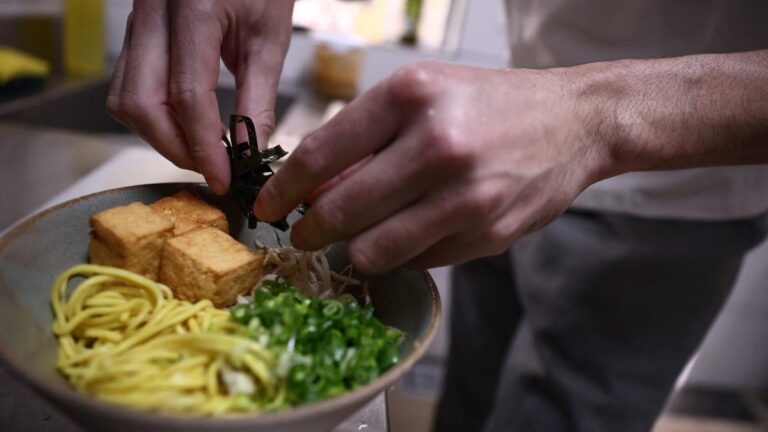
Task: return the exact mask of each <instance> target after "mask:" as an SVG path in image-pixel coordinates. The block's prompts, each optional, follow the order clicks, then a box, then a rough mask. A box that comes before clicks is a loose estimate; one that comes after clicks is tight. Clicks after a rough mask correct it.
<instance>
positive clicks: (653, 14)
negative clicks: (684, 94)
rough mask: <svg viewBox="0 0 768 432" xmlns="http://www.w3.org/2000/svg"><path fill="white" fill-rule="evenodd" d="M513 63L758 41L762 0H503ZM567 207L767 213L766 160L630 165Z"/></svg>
mask: <svg viewBox="0 0 768 432" xmlns="http://www.w3.org/2000/svg"><path fill="white" fill-rule="evenodd" d="M507 14H508V23H509V36H510V53H511V59H512V65H513V66H514V67H527V68H547V67H554V66H569V65H576V64H582V63H589V62H596V61H605V60H616V59H624V58H654V57H673V56H681V55H686V54H700V53H724V52H735V51H748V50H755V49H763V48H768V21H766V19H768V1H766V0H626V1H620V0H507ZM573 207H574V208H581V209H590V210H602V211H611V212H618V213H625V214H631V215H637V216H645V217H657V218H675V219H680V218H684V219H696V220H727V219H738V218H744V217H750V216H755V215H758V214H760V213H764V212H766V210H768V165H754V166H738V167H716V168H701V169H690V170H679V171H659V172H638V173H631V174H625V175H621V176H618V177H614V178H611V179H607V180H604V181H601V182H599V183H596V184H594V185H593V186H591V187H589V188H588V189H587V190H586V191H584V192H583V193H582V194H581V195H580V196H579V197H578V198H577V199H576V201H575V202H574V204H573Z"/></svg>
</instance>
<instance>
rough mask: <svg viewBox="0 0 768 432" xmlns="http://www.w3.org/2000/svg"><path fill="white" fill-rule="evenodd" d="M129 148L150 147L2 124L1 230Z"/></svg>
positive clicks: (126, 140) (135, 141) (131, 140)
mask: <svg viewBox="0 0 768 432" xmlns="http://www.w3.org/2000/svg"><path fill="white" fill-rule="evenodd" d="M126 145H146V144H144V143H143V142H142V141H141V140H140V139H138V138H136V137H134V136H132V135H123V136H119V135H91V134H84V133H79V132H71V131H64V130H54V129H44V128H40V127H34V126H24V125H18V124H17V125H13V124H2V123H0V209H2V210H0V230H3V229H4V228H6V227H8V226H9V225H10V224H12V223H13V222H15V221H16V220H18V219H19V218H21V217H23V216H25V215H27V214H29V213H30V212H32V211H33V210H35V209H36V208H38V206H40V205H41V204H42V203H44V202H45V201H47V200H48V199H50V198H51V197H53V196H54V195H56V194H57V193H59V192H61V191H63V190H64V189H65V188H66V187H67V186H68V185H70V184H72V183H74V182H75V181H77V180H78V179H79V178H81V177H82V176H84V175H85V174H87V173H88V172H90V171H91V170H92V169H94V168H96V167H97V166H99V165H100V164H102V163H103V162H105V161H106V160H107V159H109V158H110V157H111V156H113V155H114V154H115V153H117V152H118V151H119V150H120V149H121V148H124V147H125V146H126Z"/></svg>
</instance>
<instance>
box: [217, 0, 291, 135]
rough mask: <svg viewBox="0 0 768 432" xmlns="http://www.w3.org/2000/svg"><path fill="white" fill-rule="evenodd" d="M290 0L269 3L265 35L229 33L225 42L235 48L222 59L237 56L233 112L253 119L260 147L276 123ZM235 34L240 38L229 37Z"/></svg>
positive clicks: (288, 35)
mask: <svg viewBox="0 0 768 432" xmlns="http://www.w3.org/2000/svg"><path fill="white" fill-rule="evenodd" d="M289 3H290V7H288V8H284V7H272V10H271V19H272V21H271V22H270V24H269V36H268V37H266V38H258V39H257V38H254V37H248V38H245V40H242V39H243V36H242V33H241V34H235V35H231V34H228V35H227V42H225V43H224V46H225V47H227V51H233V49H232V48H233V47H234V51H235V52H234V53H232V52H226V54H225V56H224V57H225V59H228V58H232V57H234V58H237V59H239V60H238V61H237V63H236V65H234V69H235V70H233V72H234V75H235V80H236V84H237V99H236V101H235V107H234V109H235V113H237V114H240V115H246V116H248V117H250V118H251V119H252V120H253V123H254V125H255V127H256V137H257V139H258V142H259V146H260V147H261V148H262V149H266V148H267V143H268V142H269V137H270V135H271V134H272V131H273V130H274V127H275V99H276V96H277V85H278V82H279V79H280V72H281V70H282V67H283V59H284V58H285V54H286V52H287V50H288V44H289V42H290V38H291V12H292V9H293V7H292V6H293V2H289ZM274 21H278V22H274ZM279 21H284V23H281V22H279ZM253 25H256V24H253ZM235 38H238V39H240V40H235V41H230V39H235ZM239 133H240V132H238V134H239Z"/></svg>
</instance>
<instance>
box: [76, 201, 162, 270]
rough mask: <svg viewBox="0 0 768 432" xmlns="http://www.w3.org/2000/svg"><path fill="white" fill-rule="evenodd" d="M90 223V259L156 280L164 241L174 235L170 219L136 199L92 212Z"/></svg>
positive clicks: (94, 262) (92, 261) (93, 261)
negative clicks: (135, 200) (125, 203)
mask: <svg viewBox="0 0 768 432" xmlns="http://www.w3.org/2000/svg"><path fill="white" fill-rule="evenodd" d="M90 224H91V240H90V244H89V258H90V262H91V263H93V264H101V265H108V266H113V267H120V268H123V269H126V270H130V271H132V272H134V273H138V274H140V275H142V276H146V277H148V278H150V279H154V280H157V278H158V275H159V271H160V257H161V254H162V251H163V243H165V240H166V239H168V238H170V237H171V236H172V235H173V222H171V221H170V220H168V219H166V218H165V217H163V216H161V215H159V214H157V213H156V212H154V211H152V209H150V208H149V207H148V206H146V205H144V204H142V203H140V202H135V203H131V204H128V205H125V206H120V207H114V208H110V209H107V210H103V211H100V212H98V213H96V214H94V215H92V216H91V218H90Z"/></svg>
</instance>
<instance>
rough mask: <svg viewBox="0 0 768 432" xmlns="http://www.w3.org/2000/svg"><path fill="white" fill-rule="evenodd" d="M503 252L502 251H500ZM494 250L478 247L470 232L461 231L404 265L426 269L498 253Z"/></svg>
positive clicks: (474, 237)
mask: <svg viewBox="0 0 768 432" xmlns="http://www.w3.org/2000/svg"><path fill="white" fill-rule="evenodd" d="M502 253H503V252H502ZM498 254H499V252H498V251H496V250H488V251H485V250H483V249H478V239H477V237H476V236H474V235H472V233H469V234H468V233H462V234H456V235H453V236H450V237H447V238H445V239H443V240H441V241H439V242H437V243H435V244H434V245H432V246H430V247H429V248H428V249H426V250H425V251H423V252H422V253H421V254H419V255H418V256H417V257H414V258H413V259H411V260H409V261H407V262H405V263H404V264H405V265H406V267H410V268H413V269H419V270H426V269H430V268H434V267H442V266H447V265H455V264H460V263H464V262H467V261H470V260H473V259H476V258H479V257H481V256H491V255H498Z"/></svg>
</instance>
